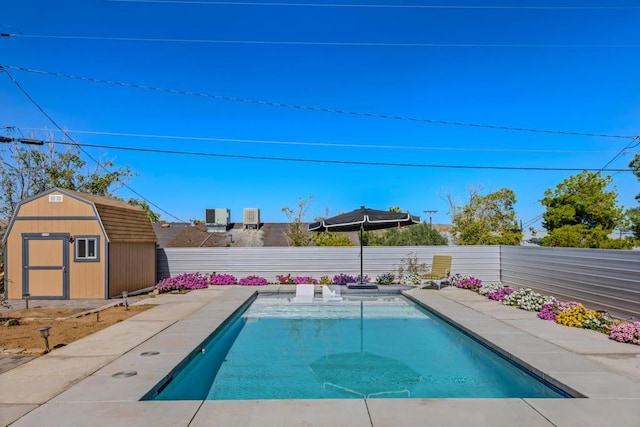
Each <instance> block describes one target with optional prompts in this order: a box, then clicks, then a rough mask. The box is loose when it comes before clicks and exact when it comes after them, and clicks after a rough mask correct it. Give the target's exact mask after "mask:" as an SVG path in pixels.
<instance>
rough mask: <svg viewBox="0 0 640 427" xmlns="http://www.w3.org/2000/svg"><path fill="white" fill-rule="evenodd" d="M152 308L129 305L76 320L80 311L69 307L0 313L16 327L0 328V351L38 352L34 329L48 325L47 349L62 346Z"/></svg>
mask: <svg viewBox="0 0 640 427" xmlns="http://www.w3.org/2000/svg"><path fill="white" fill-rule="evenodd" d="M153 307H155V306H154V305H147V304H145V305H132V306H130V307H129V310H125V308H124V307H121V306H119V307H112V308H108V309H105V310H101V311H98V312H96V313H91V314H87V315H84V316H80V317H71V318H64V319H60V318H63V317H67V316H73V315H76V314H78V313H80V312H83V311H86V310H84V309H69V308H36V309H29V310H13V311H10V312H6V313H3V317H7V318H13V319H18V321H19V322H20V324H19V325H16V326H4V324H5V321H3V322H2V324H1V325H0V350H1V349H25V350H26V352H28V353H42V352H43V351H44V340H43V338H42V337H41V336H40V333H39V332H38V328H41V327H43V326H51V329H50V335H49V348H51V349H54V348H57V347H61V346H65V345H67V344H70V343H72V342H74V341H76V340H79V339H80V338H84V337H86V336H87V335H91V334H93V333H95V332H98V331H100V330H102V329H105V328H108V327H109V326H112V325H114V324H116V323H118V322H121V321H123V320H125V319H128V318H129V317H132V316H135V315H136V314H138V313H141V312H143V311H146V310H148V309H150V308H153Z"/></svg>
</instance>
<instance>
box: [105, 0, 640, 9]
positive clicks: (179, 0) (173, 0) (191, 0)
mask: <svg viewBox="0 0 640 427" xmlns="http://www.w3.org/2000/svg"><path fill="white" fill-rule="evenodd" d="M109 1H111V2H113V3H167V4H182V5H186V4H199V5H210V6H268V7H333V8H359V9H369V8H375V9H476V10H477V9H489V10H494V9H510V10H517V9H523V10H585V9H586V10H603V9H618V10H623V9H640V7H638V6H609V5H606V6H604V5H603V6H544V5H543V6H527V5H516V6H513V5H510V6H500V5H495V6H493V5H453V4H452V5H445V4H440V5H435V4H434V5H428V4H375V3H369V4H353V3H294V2H292V3H285V2H248V1H239V2H235V1H234V2H232V1H199V0H109Z"/></svg>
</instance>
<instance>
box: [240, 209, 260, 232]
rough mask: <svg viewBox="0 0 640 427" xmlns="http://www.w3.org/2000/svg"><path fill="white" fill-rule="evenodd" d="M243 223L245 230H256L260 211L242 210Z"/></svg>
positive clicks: (258, 226)
mask: <svg viewBox="0 0 640 427" xmlns="http://www.w3.org/2000/svg"><path fill="white" fill-rule="evenodd" d="M243 213H244V215H243V218H244V220H243V221H242V222H243V223H244V228H245V229H250V230H257V229H259V228H260V209H258V208H244V212H243Z"/></svg>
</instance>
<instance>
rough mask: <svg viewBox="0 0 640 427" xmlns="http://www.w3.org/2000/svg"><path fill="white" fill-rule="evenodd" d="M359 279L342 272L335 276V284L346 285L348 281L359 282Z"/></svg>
mask: <svg viewBox="0 0 640 427" xmlns="http://www.w3.org/2000/svg"><path fill="white" fill-rule="evenodd" d="M357 282H358V280H357V279H356V278H355V277H353V276H349V275H348V274H344V273H340V274H336V275H335V276H333V284H334V285H346V284H347V283H357Z"/></svg>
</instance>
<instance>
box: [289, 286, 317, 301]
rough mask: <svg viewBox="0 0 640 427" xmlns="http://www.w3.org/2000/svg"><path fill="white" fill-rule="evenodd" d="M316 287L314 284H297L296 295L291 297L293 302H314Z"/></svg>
mask: <svg viewBox="0 0 640 427" xmlns="http://www.w3.org/2000/svg"><path fill="white" fill-rule="evenodd" d="M314 292H315V288H314V286H313V285H308V284H304V285H296V296H295V297H293V298H291V302H294V303H302V304H311V303H312V302H313V294H314Z"/></svg>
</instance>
